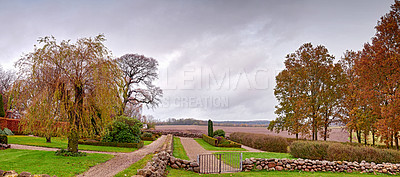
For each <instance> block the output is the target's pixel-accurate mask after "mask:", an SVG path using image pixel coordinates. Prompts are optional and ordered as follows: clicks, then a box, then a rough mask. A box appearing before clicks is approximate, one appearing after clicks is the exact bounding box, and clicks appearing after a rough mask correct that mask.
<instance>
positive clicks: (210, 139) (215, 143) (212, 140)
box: [203, 134, 242, 148]
mask: <svg viewBox="0 0 400 177" xmlns="http://www.w3.org/2000/svg"><path fill="white" fill-rule="evenodd" d="M203 140H204V141H205V142H207V143H208V144H211V145H213V146H216V147H237V148H240V147H242V145H241V144H239V143H236V142H233V141H231V140H227V139H225V140H224V141H225V142H228V143H222V144H218V139H216V138H213V137H209V136H207V135H205V134H203Z"/></svg>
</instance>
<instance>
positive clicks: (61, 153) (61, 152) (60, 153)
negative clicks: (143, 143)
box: [56, 149, 87, 157]
mask: <svg viewBox="0 0 400 177" xmlns="http://www.w3.org/2000/svg"><path fill="white" fill-rule="evenodd" d="M56 155H57V156H71V157H81V156H86V155H87V154H86V153H85V152H71V151H67V150H65V149H60V150H58V151H56Z"/></svg>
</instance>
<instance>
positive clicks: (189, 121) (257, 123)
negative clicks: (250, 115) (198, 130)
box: [157, 118, 269, 127]
mask: <svg viewBox="0 0 400 177" xmlns="http://www.w3.org/2000/svg"><path fill="white" fill-rule="evenodd" d="M213 122H214V125H215V126H231V127H267V126H268V124H269V121H267V120H254V121H213ZM157 125H207V121H205V120H197V119H194V118H179V119H176V118H169V119H167V120H166V121H161V122H158V123H157Z"/></svg>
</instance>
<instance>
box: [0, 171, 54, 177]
mask: <svg viewBox="0 0 400 177" xmlns="http://www.w3.org/2000/svg"><path fill="white" fill-rule="evenodd" d="M0 176H18V177H34V176H35V177H36V176H37V177H51V176H50V175H47V174H42V175H32V174H31V173H28V172H21V173H20V174H18V173H17V172H15V171H12V170H11V171H3V170H0ZM53 177H57V176H56V175H54V176H53Z"/></svg>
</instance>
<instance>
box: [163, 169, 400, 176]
mask: <svg viewBox="0 0 400 177" xmlns="http://www.w3.org/2000/svg"><path fill="white" fill-rule="evenodd" d="M167 170H168V171H169V173H168V176H170V177H175V176H176V177H178V176H179V177H183V176H202V177H214V176H215V177H216V176H221V177H230V176H234V177H241V176H246V177H248V176H252V177H253V176H256V177H262V176H265V177H281V176H283V177H342V176H345V177H358V176H361V177H364V176H365V177H368V176H371V177H372V176H377V175H374V174H365V173H364V174H360V173H357V172H354V173H332V172H313V173H312V172H299V171H251V172H239V173H223V174H198V173H194V172H191V171H186V170H182V169H173V168H171V167H168V168H167ZM379 176H392V175H385V174H379Z"/></svg>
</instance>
